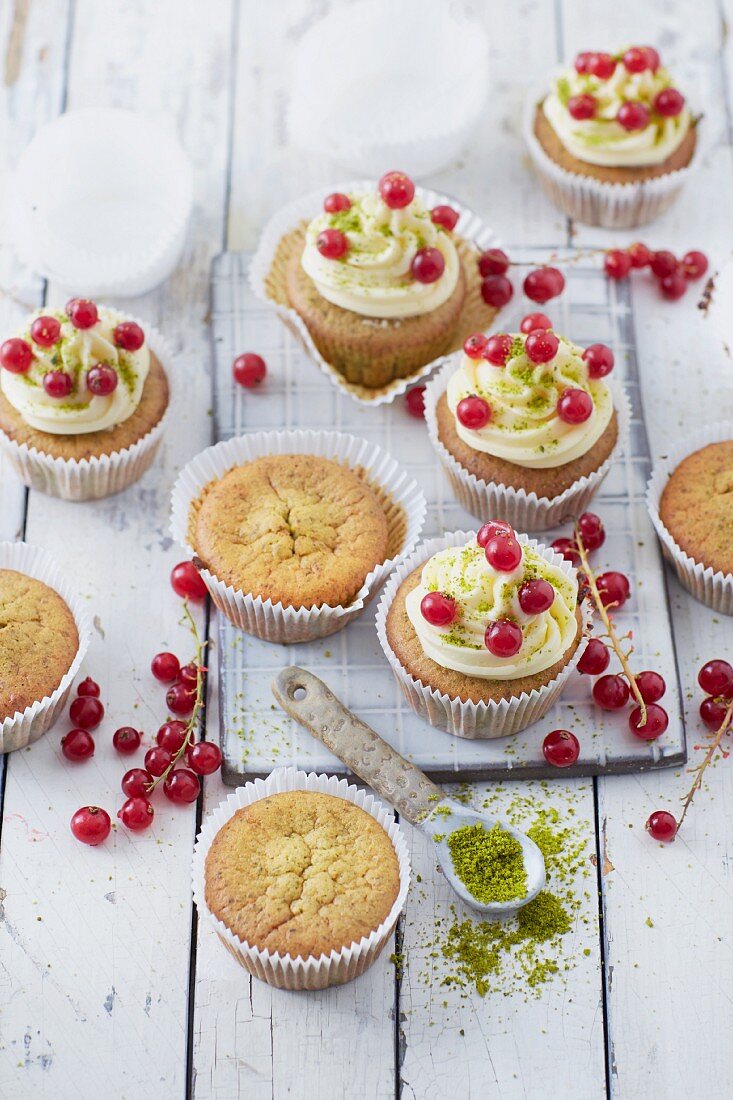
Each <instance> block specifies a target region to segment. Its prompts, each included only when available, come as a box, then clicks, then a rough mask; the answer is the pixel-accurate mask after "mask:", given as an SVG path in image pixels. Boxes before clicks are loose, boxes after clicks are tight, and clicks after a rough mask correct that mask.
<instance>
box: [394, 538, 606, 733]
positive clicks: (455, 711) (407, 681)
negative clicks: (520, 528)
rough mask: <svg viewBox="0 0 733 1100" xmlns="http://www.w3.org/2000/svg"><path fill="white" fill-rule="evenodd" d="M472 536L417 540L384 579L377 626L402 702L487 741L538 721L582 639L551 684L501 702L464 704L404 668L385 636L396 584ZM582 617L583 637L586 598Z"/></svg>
mask: <svg viewBox="0 0 733 1100" xmlns="http://www.w3.org/2000/svg"><path fill="white" fill-rule="evenodd" d="M475 538H476V532H475V531H452V532H451V533H450V534H447V535H444V536H443V537H442V538H436V539H429V540H427V541H426V542H423V543H421V545H420V546H419V547H418V548H417V550H415V552H414V553H413V554H411V555H410V557H409V558H408V559H407V560H406V561H403V562H402V563H401V564H400V565H398V566H397V568H396V569H395V571H394V573H393V574H392V576H391V577H390V578H389V580H388V581H387V584H386V585H385V588H384V592H383V593H382V598H381V599H380V601H379V607H378V608H377V619H376V626H377V635H378V637H379V644H380V645H381V647H382V649H383V650H384V655H385V656H386V658H387V660H388V661H389V663H390V667H391V669H392V672H393V673H394V675H395V679H396V680H397V683H398V684H399V686H400V689H401V691H402V694H403V695H404V697H405V700H406V702H407V703H408V704H409V706H410V707H411V708H412V709H413V710H414V711H415V713H416V714H417V715H419V716H420V718H422V719H424V720H425V721H426V722H428V723H429V724H430V725H431V726H436V727H437V728H438V729H442V730H445V731H446V732H447V733H452V734H454V736H456V737H465V738H469V739H471V740H475V739H478V738H480V739H484V740H486V739H493V738H496V737H509V736H510V735H511V734H513V733H519V732H520V731H521V730H523V729H526V728H527V726H531V725H532V723H533V722H537V721H539V719H540V718H542V717H543V716H544V715H545V714H546V713H547V711H548V710H549V709H550V707H551V706H552V704H553V703H554V702H555V701H556V699H557V698H558V697H559V695H560V693H561V692H562V691H563V689H564V687H565V685H566V684H567V682H568V679H569V678H570V675H571V673H572V672H573V671H574V670H575V668H576V666H577V664H578V661H579V660H580V658H581V656H582V653H583V650H584V649H585V646H584V645H583V643H582V640H581V644H580V645H578V647H577V648H576V650H575V653H574V654H573V656H572V657H571V658H570V660H569V661H568V663H567V664H566V665H565V667H564V668H563V669H562V671H561V672H560V674H559V675H558V676H557V677H556V678H555V679H554V680H551V681H550V683H549V684H545V685H544V686H543V687H540V688H533V689H532V691H531V692H522V693H521V695H517V696H515V697H514V698H513V699H502V700H500V701H499V702H493V701H491V702H488V703H484V702H480V703H473V702H470V701H469V702H465V703H464V702H463V701H462V700H461V699H456V698H454V697H453V696H451V695H446V694H445V693H444V692H441V691H437V690H436V689H435V688H431V687H430V686H429V685H426V684H423V683H422V681H421V680H416V679H415V677H414V676H411V675H410V673H409V672H408V671H407V670H406V669H405V668H403V666H402V664H401V663H400V661H399V659H398V657H397V656H396V654H395V653H394V651H393V649H392V647H391V646H390V644H389V641H388V639H387V615H388V613H389V609H390V607H391V606H392V602H393V600H394V598H395V596H396V594H397V589H398V588H399V587H400V585H401V584H402V582H403V581H404V580H405V578H406V577H408V576H409V575H410V573H412V571H413V569H416V568H417V567H418V566H419V565H422V564H424V563H425V562H426V561H427V560H428V558H430V557H432V556H433V554H437V553H438V551H439V550H445V549H447V548H448V547H450V546H465V544H466V543H467V542H470V541H471V540H473V539H475ZM517 538H518V539H519V541H520V542H521V543H522V545H525V546H532V547H534V549H536V550H538V551H539V552H540V553H541V554H542V557H543V558H544V559H545V560H546V561H548V562H551V563H552V565H554V566H556V567H557V568H558V569H561V570H562V572H563V573H564V574H565V576H566V577H569V578H572V579H575V577H576V571H575V569H574V568H573V566H572V565H571V564H570V562H568V561H566V560H565V558H562V557H561V556H560V555H559V554H556V553H555V551H554V550H552V549H551V548H550V547H548V546H542V545H541V544H540V543H538V542H537V540H536V539H530V538H528V537H527V535H523V534H522V535H520V534H518V535H517ZM581 616H582V630H583V637H584V638H586V637H587V636H588V634H589V633H590V624H591V619H592V607H591V605H590V602H589V601H588V600H584V601H583V603H582V605H581Z"/></svg>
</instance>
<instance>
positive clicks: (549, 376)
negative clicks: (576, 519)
mask: <svg viewBox="0 0 733 1100" xmlns="http://www.w3.org/2000/svg"><path fill="white" fill-rule="evenodd" d="M558 339H559V341H560V344H559V347H558V350H557V354H556V355H555V358H554V359H551V360H550V362H549V363H533V362H532V361H531V360H530V359H528V357H527V355H526V353H525V350H524V342H525V340H526V337H525V336H523V335H521V334H512V336H511V340H512V351H511V354H510V358H509V359H508V360H507V363H506V366H504V367H495V366H494V365H493V364H491V363H488V362H487V361H486V360H485V359H470V358H469V357H468V356H467V355H464V356H463V358H462V360H461V366H460V367H459V369H458V370H457V371H456V372H455V374H453V375H451V377H450V379H449V380H448V386H447V391H446V398H447V401H448V408H449V409H450V410H451V412H452V413H453V415H454V416H455V415H456V409H457V407H458V403H459V401H461V400H462V399H463V398H464V397H469V396H470V395H471V394H477V395H478V396H479V397H483V398H484V400H485V401H487V402H488V404H489V406H490V407H491V419H490V420H489V422H488V424H486V425H485V427H483V428H479V429H478V430H473V429H471V428H466V427H464V426H463V424H461V422H460V421H459V420H458V418H457V417H456V420H455V426H456V431H457V433H458V435H459V436H460V438H461V439H462V440H463V441H464V443H467V444H468V446H469V447H472V448H473V449H474V450H475V451H483V452H484V453H485V454H490V455H494V456H495V457H496V458H502V459H506V461H507V462H513V463H515V464H516V465H517V466H524V467H526V468H528V469H535V470H547V469H552V468H554V467H556V466H564V465H565V463H567V462H572V461H573V460H574V459H576V458H580V457H581V455H584V454H586V453H587V452H588V451H589V450H590V449H591V447H592V446H593V445H594V444H595V443H596V442H597V441H598V440H599V439H600V437H601V436H602V435H603V433H604V431H605V430H606V428H607V427H608V424H609V421H610V420H611V415H612V413H613V397H612V394H611V391H610V389H609V388H608V386H607V385H606V383H605V381H604V380H603V379H591V378H589V377H588V368H587V366H586V364H585V361H584V360H583V358H582V355H583V349H582V348H579V347H576V346H575V344H571V343H570V341H569V340H566V339H565V338H564V337H562V336H559V337H558ZM566 389H580V390H585V391H586V392H587V393H589V394H590V396H591V398H592V399H593V412H592V413H591V415H590V417H589V418H588V419H587V420H586V421H585V422H584V423H583V424H566V423H565V421H564V420H561V419H560V417H559V416H558V414H557V403H558V400H559V399H560V397H561V396H562V394H563V393H564V391H565V390H566Z"/></svg>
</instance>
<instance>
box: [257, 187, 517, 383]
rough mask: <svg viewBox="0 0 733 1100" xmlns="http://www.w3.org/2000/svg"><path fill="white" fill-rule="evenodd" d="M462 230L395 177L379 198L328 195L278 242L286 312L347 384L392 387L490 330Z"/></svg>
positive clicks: (375, 194) (445, 211)
mask: <svg viewBox="0 0 733 1100" xmlns="http://www.w3.org/2000/svg"><path fill="white" fill-rule="evenodd" d="M457 222H458V213H457V211H455V210H452V209H451V208H450V207H447V206H439V207H435V208H434V209H433V210H429V209H428V208H427V207H426V206H425V204H424V203H423V201H422V200H421V199H420V198H419V197H418V196H417V195H416V193H415V185H414V184H413V182H412V180H410V179H408V177H407V176H405V175H403V174H402V173H400V172H388V173H387V174H386V175H385V176H383V177H382V179H381V180H380V181H379V184H378V186H377V187H376V188H375V189H374V190H371V191H367V192H359V193H352V194H343V193H341V192H336V193H334V194H331V195H328V196H327V197H326V199H325V201H324V209H323V211H322V212H321V213H320V214H318V215H317V216H316V217H315V218H313V220H312V221H310V222H309V223H307V225H305V226H304V227H303V226H301V227H299V228H298V229H297V230H295V231H294V232H293V233H292V234H289V235H288V236H287V237H285V238H284V239H283V241H281V245H280V249H279V260H278V261H277V262H280V263H284V267H285V296H286V298H287V303H288V305H290V306H291V307H292V308H293V309H295V311H296V312H297V313H298V314H299V315H300V317H301V318H302V320H303V321H304V323H305V325H306V327H307V329H308V331H309V333H310V336H311V338H312V340H313V343H314V344H315V346H316V348H317V349H318V351H319V352H320V354H321V355H322V356H323V358H324V359H325V360H326V362H327V363H329V364H330V365H331V366H333V367H334V368H335V369H336V370H337V371H338V372H339V373H340V374H341V375H342V376H343V377H344V378H345V379H346V380H347V381H348V382H350V383H352V384H354V385H358V386H363V387H366V388H367V389H372V390H373V389H378V388H380V387H384V386H387V385H389V383H391V382H393V381H394V380H395V379H399V378H405V377H407V376H409V375H411V374H413V373H414V372H416V371H418V370H419V369H420V368H421V367H424V366H425V365H426V364H428V363H430V362H432V360H434V359H436V358H437V357H438V356H440V355H443V354H444V353H446V352H447V351H452V350H455V348H456V347H457V346H460V343H461V341H462V340H463V339H464V338H465V336H466V335H467V331H466V325H467V324H469V325H470V326H471V327H470V328H469V329H468V331H472V329H473V327H481V326H485V325H488V324H489V323H490V322H491V319H492V318H493V317H494V315H495V313H496V310H495V309H493V308H492V307H490V306H488V305H486V303H484V302H483V300H482V299H481V294H480V282H481V280H480V276H479V272H478V268H477V260H478V253H477V252H476V251H475V250H474V249H473V248H472V246H470V245H469V244H468V242H466V241H464V240H462V239H461V238H460V237H459V236H458V235H457V234H456V233H455V227H456V224H457ZM273 296H274V297H276V298H277V292H276V291H273ZM467 311H470V312H469V317H470V320H469V319H467V316H466V314H467Z"/></svg>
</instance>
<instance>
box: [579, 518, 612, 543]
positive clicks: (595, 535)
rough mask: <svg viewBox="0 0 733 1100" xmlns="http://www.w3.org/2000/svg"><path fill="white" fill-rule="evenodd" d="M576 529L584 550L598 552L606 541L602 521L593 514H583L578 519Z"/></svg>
mask: <svg viewBox="0 0 733 1100" xmlns="http://www.w3.org/2000/svg"><path fill="white" fill-rule="evenodd" d="M578 529H579V531H580V537H581V538H582V540H583V546H584V547H585V548H586V550H598V549H599V547H601V546H603V544H604V542H605V541H606V529H605V527H604V526H603V520H602V519H601V517H600V516H597V515H596V514H595V513H594V512H583V514H582V516H580V518H579V519H578Z"/></svg>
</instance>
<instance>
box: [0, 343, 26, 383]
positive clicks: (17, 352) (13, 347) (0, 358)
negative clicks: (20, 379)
mask: <svg viewBox="0 0 733 1100" xmlns="http://www.w3.org/2000/svg"><path fill="white" fill-rule="evenodd" d="M32 362H33V352H32V351H31V346H30V344H26V342H25V340H21V339H20V338H19V337H18V336H13V337H11V339H10V340H6V341H5V343H4V344H2V345H0V363H1V364H2V365H3V366H4V367H5V370H9V371H10V373H11V374H25V372H26V371H27V370H28V369H29V368H30V365H31V363H32Z"/></svg>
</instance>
